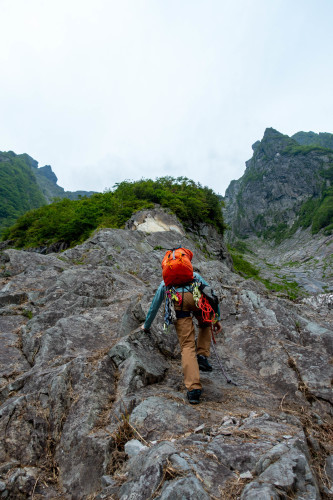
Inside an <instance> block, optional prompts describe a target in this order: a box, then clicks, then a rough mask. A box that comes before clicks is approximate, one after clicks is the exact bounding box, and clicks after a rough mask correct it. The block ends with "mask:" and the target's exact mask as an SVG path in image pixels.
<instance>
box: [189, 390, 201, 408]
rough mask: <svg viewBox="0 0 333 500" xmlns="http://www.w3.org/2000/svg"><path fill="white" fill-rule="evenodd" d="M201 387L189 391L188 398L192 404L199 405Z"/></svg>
mask: <svg viewBox="0 0 333 500" xmlns="http://www.w3.org/2000/svg"><path fill="white" fill-rule="evenodd" d="M200 396H201V389H192V391H187V399H188V400H189V403H190V404H191V405H197V404H199V403H200Z"/></svg>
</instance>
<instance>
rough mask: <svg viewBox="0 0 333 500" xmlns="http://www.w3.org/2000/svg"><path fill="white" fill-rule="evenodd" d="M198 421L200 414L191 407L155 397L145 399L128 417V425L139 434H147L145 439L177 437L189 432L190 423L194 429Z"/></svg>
mask: <svg viewBox="0 0 333 500" xmlns="http://www.w3.org/2000/svg"><path fill="white" fill-rule="evenodd" d="M200 420H201V419H200V414H199V413H198V412H197V411H196V410H195V409H193V408H192V407H191V406H189V405H185V404H182V403H178V402H176V401H173V400H172V399H167V398H163V397H157V396H151V397H149V398H147V399H145V400H144V401H143V402H142V403H140V404H139V405H138V406H137V407H136V408H134V410H133V412H132V414H131V416H130V423H131V424H132V425H133V426H134V427H135V428H137V429H138V430H139V432H140V433H141V432H142V433H144V434H145V435H147V434H148V436H147V439H148V438H149V439H154V438H155V437H157V436H163V437H164V438H168V437H177V436H179V435H181V434H183V433H184V432H186V431H188V430H189V423H190V422H191V427H192V426H193V428H195V427H196V425H195V423H196V424H198V423H199V422H200Z"/></svg>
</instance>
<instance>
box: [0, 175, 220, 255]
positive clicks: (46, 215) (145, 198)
mask: <svg viewBox="0 0 333 500" xmlns="http://www.w3.org/2000/svg"><path fill="white" fill-rule="evenodd" d="M155 203H156V204H159V205H161V206H162V207H165V208H168V209H170V211H171V212H173V213H175V214H176V215H177V216H178V218H179V219H180V220H181V221H182V223H183V224H184V226H185V228H188V227H192V228H193V227H194V228H196V227H199V225H200V224H201V223H207V224H211V225H213V226H215V228H216V229H217V231H218V232H219V233H220V234H223V231H224V228H225V224H224V220H223V215H222V205H223V202H222V201H221V199H220V197H219V196H218V195H216V194H215V193H214V192H213V191H212V190H211V189H210V188H208V187H202V186H201V185H200V184H196V183H195V182H193V181H191V180H189V179H187V178H185V177H178V178H177V179H174V178H172V177H161V178H159V179H156V180H155V181H153V180H151V179H142V180H140V181H136V182H129V181H124V182H121V183H119V184H116V185H115V186H114V188H113V190H112V191H107V192H105V193H103V194H102V193H97V194H94V195H93V196H91V197H90V198H85V197H83V198H81V199H79V200H74V201H73V200H69V199H64V200H58V201H56V202H54V203H52V204H50V205H47V206H43V207H41V208H38V209H36V210H31V211H29V212H27V213H26V214H24V215H23V216H22V217H20V218H19V219H18V220H17V221H16V223H15V224H14V225H13V226H12V227H11V228H9V229H8V230H6V231H5V234H4V235H3V239H10V240H13V242H14V243H13V244H14V246H16V247H18V248H22V247H25V248H26V247H36V246H40V245H49V244H51V243H54V242H65V243H67V244H68V245H69V246H72V245H75V244H77V243H80V242H82V241H84V240H85V239H86V238H88V237H89V236H90V234H91V233H92V231H94V230H95V229H97V228H98V227H114V228H121V227H123V226H124V224H125V222H126V221H127V220H128V219H129V218H130V217H131V215H132V214H133V213H134V212H136V211H138V210H143V209H146V208H152V207H154V204H155Z"/></svg>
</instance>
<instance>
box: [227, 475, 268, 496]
mask: <svg viewBox="0 0 333 500" xmlns="http://www.w3.org/2000/svg"><path fill="white" fill-rule="evenodd" d="M251 481H253V479H242V478H240V477H239V476H233V477H231V478H229V479H227V481H226V482H225V484H224V487H223V489H222V488H220V493H221V500H239V499H240V496H241V494H242V491H243V489H244V488H245V486H246V485H247V484H248V483H250V482H251ZM258 500H259V499H258Z"/></svg>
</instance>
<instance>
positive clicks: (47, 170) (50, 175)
mask: <svg viewBox="0 0 333 500" xmlns="http://www.w3.org/2000/svg"><path fill="white" fill-rule="evenodd" d="M38 172H39V173H40V174H42V175H44V177H46V178H47V179H49V180H50V181H52V182H54V184H56V183H57V182H58V177H57V176H56V174H55V173H54V172H53V170H52V168H51V165H44V167H40V168H39V169H38Z"/></svg>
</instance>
